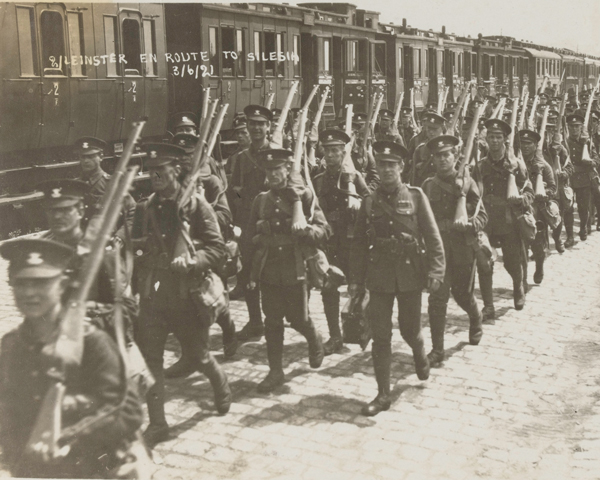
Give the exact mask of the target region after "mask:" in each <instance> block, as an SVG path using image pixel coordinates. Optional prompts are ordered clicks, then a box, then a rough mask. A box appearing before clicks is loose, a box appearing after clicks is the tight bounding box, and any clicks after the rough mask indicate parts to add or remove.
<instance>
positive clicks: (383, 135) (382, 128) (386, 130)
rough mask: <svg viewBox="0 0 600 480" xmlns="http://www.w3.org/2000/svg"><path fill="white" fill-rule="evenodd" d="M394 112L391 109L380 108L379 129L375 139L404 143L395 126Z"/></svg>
mask: <svg viewBox="0 0 600 480" xmlns="http://www.w3.org/2000/svg"><path fill="white" fill-rule="evenodd" d="M393 122H394V112H392V111H391V110H385V109H384V110H380V111H379V131H378V132H377V133H376V134H375V140H376V141H378V142H381V141H390V142H395V143H397V144H398V145H402V146H403V147H404V146H405V145H404V140H402V137H401V136H400V133H399V132H398V130H397V128H393V127H394V125H393Z"/></svg>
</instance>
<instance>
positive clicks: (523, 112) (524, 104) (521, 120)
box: [519, 92, 529, 130]
mask: <svg viewBox="0 0 600 480" xmlns="http://www.w3.org/2000/svg"><path fill="white" fill-rule="evenodd" d="M528 100H529V92H525V96H524V97H523V101H522V102H521V115H520V117H519V130H523V129H524V128H525V115H526V113H527V101H528Z"/></svg>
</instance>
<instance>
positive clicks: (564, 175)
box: [558, 170, 569, 180]
mask: <svg viewBox="0 0 600 480" xmlns="http://www.w3.org/2000/svg"><path fill="white" fill-rule="evenodd" d="M558 178H560V179H561V180H566V179H567V178H569V174H568V173H567V172H565V171H564V170H562V171H561V172H559V173H558Z"/></svg>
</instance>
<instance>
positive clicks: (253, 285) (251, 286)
mask: <svg viewBox="0 0 600 480" xmlns="http://www.w3.org/2000/svg"><path fill="white" fill-rule="evenodd" d="M247 288H248V290H254V289H255V288H256V282H249V283H248V285H247Z"/></svg>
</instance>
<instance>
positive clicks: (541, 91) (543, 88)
mask: <svg viewBox="0 0 600 480" xmlns="http://www.w3.org/2000/svg"><path fill="white" fill-rule="evenodd" d="M548 78H549V77H548V75H544V80H542V86H541V87H540V93H545V92H546V85H547V84H548ZM532 130H533V129H532Z"/></svg>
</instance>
